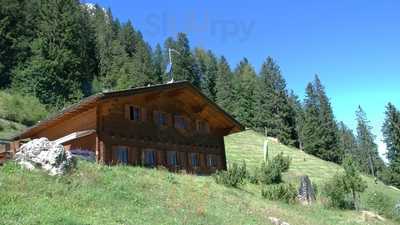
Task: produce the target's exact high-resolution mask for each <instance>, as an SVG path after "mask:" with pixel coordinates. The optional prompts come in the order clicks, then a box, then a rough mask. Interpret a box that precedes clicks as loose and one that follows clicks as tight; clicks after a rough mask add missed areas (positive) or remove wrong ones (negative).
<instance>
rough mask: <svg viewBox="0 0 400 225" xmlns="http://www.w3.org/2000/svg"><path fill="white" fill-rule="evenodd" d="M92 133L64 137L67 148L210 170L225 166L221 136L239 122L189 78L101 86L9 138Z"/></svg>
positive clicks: (114, 159) (110, 159)
mask: <svg viewBox="0 0 400 225" xmlns="http://www.w3.org/2000/svg"><path fill="white" fill-rule="evenodd" d="M85 130H95V132H94V133H93V134H90V135H87V136H83V137H79V138H76V139H73V140H70V141H67V142H65V143H63V145H64V146H65V147H66V149H67V150H73V149H84V150H90V151H93V152H95V153H96V159H97V161H99V162H102V163H105V164H109V165H115V164H117V163H124V164H129V165H144V166H149V167H154V166H164V167H166V168H168V169H170V170H172V171H176V170H186V171H188V172H192V173H201V174H209V173H212V172H214V171H215V170H222V169H226V156H225V147H224V140H223V137H224V136H225V135H228V134H230V133H232V132H237V131H241V130H243V127H242V126H241V125H240V124H239V123H238V122H237V121H236V120H234V119H233V118H232V117H231V116H229V115H228V114H227V113H226V112H224V111H223V110H222V109H221V108H219V107H218V106H217V105H216V104H215V103H213V102H211V101H210V100H209V99H207V98H206V97H205V96H204V95H203V94H202V93H201V92H200V91H199V90H197V89H196V88H195V87H193V86H192V85H191V84H190V83H188V82H176V83H171V84H164V85H155V86H149V87H141V88H135V89H129V90H124V91H116V92H106V93H101V94H97V95H94V96H91V97H88V98H86V99H84V100H83V101H82V102H80V103H78V104H76V105H73V106H71V107H70V108H67V109H65V110H64V111H63V112H61V113H60V114H59V115H57V116H55V117H53V118H51V119H48V120H46V121H43V122H40V123H39V124H37V125H35V126H34V127H31V128H29V129H28V130H26V131H25V132H23V133H21V134H20V135H18V136H17V137H15V138H14V142H13V144H12V145H11V146H12V148H14V151H15V150H16V149H17V148H18V146H19V142H20V141H21V140H23V139H27V138H28V139H34V138H39V137H47V138H48V139H50V140H57V139H59V138H62V137H65V136H66V135H69V134H71V133H73V132H80V131H85Z"/></svg>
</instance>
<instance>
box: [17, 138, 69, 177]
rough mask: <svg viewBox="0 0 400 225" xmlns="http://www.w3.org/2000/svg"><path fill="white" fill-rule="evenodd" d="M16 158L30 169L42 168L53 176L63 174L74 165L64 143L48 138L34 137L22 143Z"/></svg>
mask: <svg viewBox="0 0 400 225" xmlns="http://www.w3.org/2000/svg"><path fill="white" fill-rule="evenodd" d="M15 159H16V161H17V162H18V163H19V164H20V165H21V166H23V167H24V168H26V169H28V170H33V169H35V168H41V169H43V170H45V171H47V172H48V173H49V175H52V176H54V175H62V174H64V173H65V172H66V171H67V170H68V169H69V168H70V167H71V166H72V155H71V154H70V153H69V152H68V151H65V150H64V147H63V146H62V145H60V144H55V143H53V142H51V141H49V140H48V139H47V138H39V139H34V140H32V141H30V142H28V143H26V144H24V145H22V146H21V147H20V149H19V151H18V152H17V153H16V154H15Z"/></svg>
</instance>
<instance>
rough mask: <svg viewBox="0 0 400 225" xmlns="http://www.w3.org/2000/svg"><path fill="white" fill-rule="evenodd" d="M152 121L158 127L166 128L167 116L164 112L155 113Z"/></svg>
mask: <svg viewBox="0 0 400 225" xmlns="http://www.w3.org/2000/svg"><path fill="white" fill-rule="evenodd" d="M154 120H155V123H156V124H157V125H158V126H160V127H161V126H167V114H166V113H164V112H159V111H155V112H154Z"/></svg>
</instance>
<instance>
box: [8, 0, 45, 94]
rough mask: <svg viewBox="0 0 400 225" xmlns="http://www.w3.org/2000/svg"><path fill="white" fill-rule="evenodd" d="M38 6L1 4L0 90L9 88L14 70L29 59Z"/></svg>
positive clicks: (34, 0) (12, 0)
mask: <svg viewBox="0 0 400 225" xmlns="http://www.w3.org/2000/svg"><path fill="white" fill-rule="evenodd" d="M38 8H39V2H38V1H37V0H30V1H28V0H19V1H15V0H2V1H1V4H0V88H5V87H9V86H10V83H11V78H12V73H13V70H14V69H16V68H17V67H19V66H23V65H24V63H25V61H26V60H27V59H28V58H29V57H30V56H31V55H32V52H31V45H30V43H31V42H32V40H33V39H34V38H35V37H36V30H37V25H38V23H37V18H38V16H39V14H38V11H39V10H38Z"/></svg>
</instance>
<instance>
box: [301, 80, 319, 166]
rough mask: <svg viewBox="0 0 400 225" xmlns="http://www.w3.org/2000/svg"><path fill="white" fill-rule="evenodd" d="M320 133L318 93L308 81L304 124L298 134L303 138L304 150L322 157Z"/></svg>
mask: <svg viewBox="0 0 400 225" xmlns="http://www.w3.org/2000/svg"><path fill="white" fill-rule="evenodd" d="M320 133H321V126H320V109H319V103H318V95H317V93H316V90H315V88H314V86H313V84H312V83H308V85H307V88H306V98H305V100H304V124H303V129H302V131H301V134H300V135H301V137H302V138H303V145H304V146H303V147H304V151H305V152H307V153H309V154H313V155H315V156H318V157H320V158H322V151H323V149H322V146H323V143H322V140H321V138H320Z"/></svg>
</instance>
